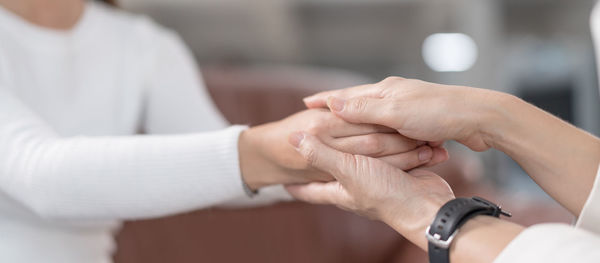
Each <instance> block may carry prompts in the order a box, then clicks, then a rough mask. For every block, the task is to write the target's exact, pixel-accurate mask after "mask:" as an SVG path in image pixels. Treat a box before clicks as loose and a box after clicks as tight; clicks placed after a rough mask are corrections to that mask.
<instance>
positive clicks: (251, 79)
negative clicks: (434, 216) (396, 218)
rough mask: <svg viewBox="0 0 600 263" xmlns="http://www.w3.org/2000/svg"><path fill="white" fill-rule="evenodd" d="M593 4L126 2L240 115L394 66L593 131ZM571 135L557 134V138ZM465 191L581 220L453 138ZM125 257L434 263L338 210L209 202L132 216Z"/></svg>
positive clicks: (558, 0) (519, 211)
mask: <svg viewBox="0 0 600 263" xmlns="http://www.w3.org/2000/svg"><path fill="white" fill-rule="evenodd" d="M594 3H595V0H576V1H573V0H170V1H160V0H120V1H119V6H120V8H123V9H126V10H128V11H133V12H135V13H141V14H147V15H148V16H150V17H152V18H153V19H154V20H156V21H157V22H159V23H160V24H163V25H165V26H167V27H169V28H172V29H173V30H175V31H177V32H178V33H179V34H180V35H181V36H182V37H183V39H184V40H185V41H186V43H187V44H188V45H189V47H190V48H191V50H192V51H193V53H194V55H195V57H196V58H197V61H198V63H199V64H200V66H201V69H202V74H203V75H204V78H205V80H206V82H207V87H208V88H209V90H210V91H211V94H212V95H213V97H214V99H215V101H216V102H217V104H218V106H219V107H220V108H221V110H222V111H223V113H224V114H225V115H226V116H227V118H228V119H229V120H230V121H232V122H235V123H250V124H260V123H263V122H267V121H273V120H276V119H279V118H281V117H284V116H286V115H288V114H291V113H293V112H295V111H298V110H301V109H302V104H301V101H300V99H301V98H302V97H303V96H305V95H309V94H311V93H314V92H316V91H320V90H325V89H333V88H341V87H346V86H351V85H356V84H362V83H368V82H374V81H379V80H381V79H383V78H385V77H386V76H391V75H397V76H403V77H408V78H418V79H423V80H427V81H431V82H440V83H446V84H460V85H470V86H475V87H480V88H485V89H493V90H500V91H504V92H508V93H512V94H515V95H517V96H519V97H521V98H523V99H525V100H527V101H529V102H531V103H533V104H535V105H537V106H539V107H541V108H543V109H545V110H547V111H549V112H551V113H553V114H555V115H558V116H559V117H561V118H562V119H564V120H566V121H569V122H570V123H572V124H574V125H576V126H578V127H581V128H583V129H585V130H587V131H589V132H591V133H593V134H595V135H599V134H600V117H599V116H600V103H599V94H598V84H597V77H596V65H595V54H594V50H593V44H592V40H591V36H590V28H589V17H590V12H591V10H592V7H593V5H594ZM557 139H560V138H557ZM449 147H450V148H451V160H452V161H451V163H449V164H447V165H446V166H444V167H440V168H439V173H440V174H442V175H444V176H445V177H446V178H447V180H448V181H449V182H450V183H451V185H452V186H453V188H454V189H455V190H456V192H457V195H470V194H478V195H481V196H484V197H488V198H489V199H492V200H502V201H500V202H503V204H504V207H506V208H507V209H508V210H511V211H513V213H514V214H515V218H514V220H515V221H518V222H520V223H523V224H533V223H539V222H549V221H560V222H570V221H571V220H572V219H573V218H572V217H571V216H570V215H569V214H568V212H566V210H564V209H562V208H560V207H559V206H558V205H557V204H556V203H554V202H553V201H552V200H550V198H549V197H547V196H546V195H545V194H544V193H543V191H541V190H540V189H539V188H538V187H537V186H536V185H535V184H534V183H533V182H532V181H531V180H530V179H529V177H527V175H526V174H525V173H524V172H523V171H522V170H521V169H520V167H519V166H518V165H517V164H516V163H514V162H513V161H512V160H511V159H510V158H508V157H506V156H505V155H504V154H502V153H499V152H496V151H493V150H492V151H488V152H485V153H477V154H475V153H471V152H469V151H468V150H466V149H464V147H461V146H459V145H454V144H450V145H449ZM119 242H120V243H119V246H120V247H119V248H120V249H119V252H118V253H117V255H116V260H117V262H165V261H170V262H199V261H205V262H237V261H239V260H242V259H243V260H245V261H246V262H282V261H285V262H365V261H367V262H426V257H425V254H424V253H422V252H421V251H419V250H418V249H415V248H414V247H412V246H411V245H410V244H407V242H405V241H404V240H402V238H401V237H400V236H398V235H397V234H395V233H393V231H391V230H390V229H388V228H387V227H385V226H383V225H381V224H379V223H377V222H371V221H368V220H366V219H361V218H358V217H355V216H353V215H350V214H347V213H345V212H341V211H338V210H336V209H334V208H331V207H314V206H307V205H303V204H296V203H291V204H279V205H275V206H271V207H266V208H258V209H246V210H242V211H229V210H220V209H210V210H207V211H201V212H196V213H191V214H187V215H182V216H177V217H173V218H167V219H160V220H149V221H139V222H131V223H128V224H126V226H125V228H124V229H123V231H122V233H121V234H120V236H119Z"/></svg>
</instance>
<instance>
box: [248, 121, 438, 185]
mask: <svg viewBox="0 0 600 263" xmlns="http://www.w3.org/2000/svg"><path fill="white" fill-rule="evenodd" d="M298 130H305V131H307V132H308V133H309V134H312V135H315V136H317V137H318V138H319V139H320V140H322V141H323V142H324V143H325V144H327V145H329V146H330V147H332V148H334V149H337V150H339V151H343V152H349V153H353V154H360V155H366V156H371V157H376V158H379V159H380V160H382V161H384V162H387V163H390V164H392V165H394V166H396V167H398V168H400V169H405V170H409V169H413V168H415V167H419V166H422V165H434V164H437V163H440V162H443V161H445V160H446V159H447V158H448V155H447V152H446V150H445V149H443V148H441V147H433V148H432V147H430V146H428V145H425V142H422V141H417V140H412V139H408V138H406V137H404V136H402V135H400V134H398V133H397V132H396V131H395V130H393V129H390V128H386V127H383V126H379V125H371V124H352V123H348V122H346V121H344V120H342V119H340V118H337V117H336V116H335V115H333V114H332V113H331V112H330V111H328V110H324V109H313V110H306V111H302V112H299V113H297V114H294V115H292V116H290V117H288V118H286V119H283V120H281V121H278V122H273V123H268V124H265V125H261V126H257V127H253V128H251V129H248V130H247V131H245V132H243V133H242V135H240V140H239V152H240V167H241V170H242V176H243V177H244V181H245V182H246V183H247V184H248V185H249V186H250V188H252V189H258V188H260V187H263V186H267V185H272V184H289V183H304V182H311V181H330V180H333V178H332V177H331V175H329V174H328V173H327V172H323V171H319V170H316V169H314V168H312V167H311V166H310V165H309V164H308V162H307V161H306V160H305V159H304V158H303V157H302V156H301V155H300V154H298V152H297V151H296V150H295V149H294V148H293V147H292V146H291V145H290V144H289V143H288V136H289V134H290V133H292V132H294V131H298Z"/></svg>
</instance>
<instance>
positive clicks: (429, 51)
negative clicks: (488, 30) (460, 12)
mask: <svg viewBox="0 0 600 263" xmlns="http://www.w3.org/2000/svg"><path fill="white" fill-rule="evenodd" d="M422 51H423V59H424V60H425V64H427V66H429V67H430V68H431V69H432V70H434V71H438V72H458V71H466V70H468V69H470V68H471V67H472V66H473V64H475V61H476V60H477V45H476V44H475V41H473V39H472V38H471V37H469V36H467V35H465V34H462V33H437V34H433V35H430V36H428V37H427V38H426V39H425V41H424V42H423V50H422Z"/></svg>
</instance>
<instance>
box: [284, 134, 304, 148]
mask: <svg viewBox="0 0 600 263" xmlns="http://www.w3.org/2000/svg"><path fill="white" fill-rule="evenodd" d="M303 140H304V133H303V132H294V133H292V134H290V137H289V138H288V141H289V142H290V144H291V145H293V146H294V147H296V148H300V144H302V141H303Z"/></svg>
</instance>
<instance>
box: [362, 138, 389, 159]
mask: <svg viewBox="0 0 600 263" xmlns="http://www.w3.org/2000/svg"><path fill="white" fill-rule="evenodd" d="M363 147H364V152H365V154H366V155H370V156H379V155H381V154H383V153H384V152H385V142H384V140H383V136H382V135H380V134H370V135H367V136H365V140H364V142H363Z"/></svg>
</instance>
